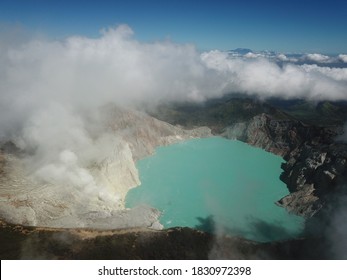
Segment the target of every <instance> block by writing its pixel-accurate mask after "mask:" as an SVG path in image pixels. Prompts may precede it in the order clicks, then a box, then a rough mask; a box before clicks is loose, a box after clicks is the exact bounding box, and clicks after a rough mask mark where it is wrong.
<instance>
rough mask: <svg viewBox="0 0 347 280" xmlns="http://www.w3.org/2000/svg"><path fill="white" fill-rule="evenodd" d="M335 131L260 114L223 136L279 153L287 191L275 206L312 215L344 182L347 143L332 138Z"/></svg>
mask: <svg viewBox="0 0 347 280" xmlns="http://www.w3.org/2000/svg"><path fill="white" fill-rule="evenodd" d="M338 133H339V131H338V129H337V128H336V127H334V128H326V127H317V126H313V125H305V124H303V123H302V122H300V121H297V120H294V119H290V118H287V119H277V118H276V117H273V116H271V115H268V114H260V115H258V116H255V117H253V118H252V119H251V120H249V121H247V122H240V123H235V124H234V125H232V126H229V127H227V128H226V129H225V132H224V133H223V134H222V135H223V136H225V137H227V138H232V139H239V140H241V141H245V142H247V143H249V144H250V145H254V146H257V147H261V148H263V149H265V150H267V151H269V152H272V153H275V154H277V155H280V156H282V157H283V158H284V159H285V160H286V162H285V163H284V164H282V169H283V173H282V174H281V180H282V181H283V182H285V183H286V184H287V187H288V189H289V191H290V194H289V195H288V196H286V197H284V198H282V199H281V200H280V201H279V202H278V205H281V206H283V207H285V208H286V209H287V210H288V211H289V212H292V213H295V214H298V215H302V216H305V217H312V216H313V215H314V214H316V213H317V212H318V211H319V210H320V209H322V207H325V205H326V203H327V202H328V200H329V198H330V196H331V195H333V194H335V193H336V191H337V188H338V186H340V185H341V184H342V183H343V182H346V175H347V149H346V148H347V145H345V144H343V143H337V142H336V141H335V138H336V136H337V135H338Z"/></svg>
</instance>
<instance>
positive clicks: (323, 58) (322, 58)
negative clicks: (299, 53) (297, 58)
mask: <svg viewBox="0 0 347 280" xmlns="http://www.w3.org/2000/svg"><path fill="white" fill-rule="evenodd" d="M303 59H306V60H309V61H313V62H317V63H330V62H332V61H333V59H332V58H331V57H329V56H327V55H323V54H319V53H309V54H306V55H305V56H303Z"/></svg>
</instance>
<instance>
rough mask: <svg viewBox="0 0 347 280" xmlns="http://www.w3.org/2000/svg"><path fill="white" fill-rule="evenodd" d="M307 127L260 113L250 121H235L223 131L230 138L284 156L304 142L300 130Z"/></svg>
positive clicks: (223, 134)
mask: <svg viewBox="0 0 347 280" xmlns="http://www.w3.org/2000/svg"><path fill="white" fill-rule="evenodd" d="M304 129H305V127H304V126H303V125H302V124H301V123H300V122H297V121H293V120H291V119H275V118H273V117H272V116H270V115H268V114H265V113H263V114H260V115H257V116H255V117H253V118H252V119H251V120H250V121H248V122H241V123H235V124H234V125H232V126H229V127H227V128H226V129H225V131H224V132H223V133H222V136H224V137H226V138H229V139H238V140H241V141H244V142H247V143H248V144H250V145H253V146H256V147H260V148H262V149H264V150H266V151H269V152H272V153H274V154H277V155H280V156H284V155H286V154H288V153H289V151H290V150H291V149H293V148H294V147H297V146H298V145H300V143H301V142H302V138H301V135H300V131H302V130H304Z"/></svg>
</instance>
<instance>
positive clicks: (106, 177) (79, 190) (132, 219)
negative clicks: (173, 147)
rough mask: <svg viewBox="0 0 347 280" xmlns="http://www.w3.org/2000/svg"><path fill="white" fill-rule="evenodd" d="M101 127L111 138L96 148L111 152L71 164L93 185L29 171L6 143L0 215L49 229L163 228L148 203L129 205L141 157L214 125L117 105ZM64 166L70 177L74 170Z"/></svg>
mask: <svg viewBox="0 0 347 280" xmlns="http://www.w3.org/2000/svg"><path fill="white" fill-rule="evenodd" d="M101 126H103V127H101V128H100V132H101V133H100V134H101V135H107V138H106V140H107V141H106V140H104V141H99V142H98V139H96V140H95V147H93V148H95V150H96V151H101V150H103V149H104V148H105V147H104V146H105V145H108V147H107V153H101V152H100V154H98V155H97V156H98V157H95V158H92V160H91V161H89V162H84V163H83V164H84V165H83V166H80V165H78V162H76V161H70V162H69V165H68V167H69V168H73V170H74V171H76V170H77V171H78V172H79V173H78V172H77V173H74V174H73V175H76V174H77V176H80V175H81V174H82V175H83V174H85V173H87V174H88V176H89V178H92V180H89V181H91V182H92V184H85V185H74V184H73V182H70V181H63V182H62V183H61V182H59V181H45V180H43V179H41V178H38V177H37V176H36V173H35V170H28V164H27V161H25V160H26V158H25V157H23V156H22V155H20V154H18V151H16V149H15V147H13V144H5V145H3V146H2V148H1V149H0V218H3V219H5V220H6V221H8V222H11V223H14V224H22V225H30V226H45V227H65V228H66V227H95V228H102V229H109V228H131V227H151V228H157V229H158V228H160V224H159V223H158V222H157V221H158V217H159V215H160V213H159V212H158V211H156V210H154V209H151V208H149V207H144V208H141V209H131V210H130V209H125V205H124V204H125V202H124V200H125V196H126V194H127V192H128V191H129V189H131V188H134V187H136V186H138V185H139V184H140V180H139V174H138V171H137V168H136V165H135V163H136V161H137V160H139V159H141V158H143V157H145V156H149V155H151V154H152V153H154V151H155V148H156V147H158V146H164V145H169V144H173V143H177V142H179V141H183V140H186V139H191V138H196V137H199V138H200V137H208V136H210V135H211V132H210V129H209V128H206V127H205V128H204V127H202V128H197V129H192V130H185V129H183V128H181V127H177V126H174V125H170V124H168V123H165V122H163V121H159V120H157V119H154V118H153V117H150V116H148V115H146V114H145V113H142V112H138V111H134V110H128V109H127V110H126V109H122V108H118V107H111V108H108V109H107V110H105V115H104V119H103V120H101ZM105 131H106V132H105ZM102 133H104V134H102ZM101 140H103V139H101ZM66 153H67V155H68V156H70V154H71V152H69V151H65V155H66ZM60 160H61V159H60ZM46 170H47V169H46ZM64 170H65V171H64V172H65V173H64V176H65V177H68V174H66V173H67V172H68V171H69V170H67V169H64ZM82 171H84V173H83V172H82ZM43 173H46V172H43Z"/></svg>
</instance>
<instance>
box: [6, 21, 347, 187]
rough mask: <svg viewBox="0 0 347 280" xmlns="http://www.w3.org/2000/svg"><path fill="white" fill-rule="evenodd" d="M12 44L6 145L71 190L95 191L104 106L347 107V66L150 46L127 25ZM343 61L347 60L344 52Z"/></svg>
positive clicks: (104, 138)
mask: <svg viewBox="0 0 347 280" xmlns="http://www.w3.org/2000/svg"><path fill="white" fill-rule="evenodd" d="M0 36H1V35H0ZM6 38H7V37H6V36H4V37H3V39H4V40H2V43H1V44H0V141H4V140H6V139H15V141H16V144H17V145H19V146H20V147H21V148H23V149H24V150H27V151H30V152H31V154H32V157H31V159H30V162H31V163H34V164H31V168H33V169H34V172H36V174H38V175H40V176H41V177H42V178H43V179H44V180H46V181H50V180H51V181H59V180H61V178H62V176H61V174H62V173H64V174H65V175H66V176H65V175H64V176H65V177H66V178H64V180H69V181H70V183H71V184H73V183H74V182H75V181H76V180H79V182H80V183H78V184H81V185H84V186H93V185H94V181H93V178H92V177H91V176H90V174H88V173H87V171H86V169H84V166H85V164H83V163H86V162H91V161H93V160H94V159H95V157H97V156H98V155H100V151H102V150H105V153H107V152H108V149H109V148H110V147H109V145H110V142H112V141H110V140H109V136H108V135H107V133H106V134H103V132H102V130H100V127H101V122H100V120H99V118H98V113H97V112H98V110H99V108H100V107H102V106H103V105H105V104H109V103H115V104H118V105H121V106H136V107H140V106H141V105H143V104H147V105H148V104H152V105H153V104H154V105H155V104H158V103H160V102H166V101H196V102H199V101H203V100H206V99H208V98H212V97H220V96H222V95H223V94H226V93H245V94H251V95H257V96H259V97H260V98H268V97H283V98H305V99H312V100H320V99H328V100H347V68H343V67H342V68H341V67H340V68H334V67H330V66H325V67H322V66H318V65H317V64H297V63H296V62H297V58H294V57H292V56H288V55H285V54H275V53H270V52H268V53H258V54H255V53H252V52H250V51H247V53H245V54H242V55H239V54H236V53H230V52H222V51H217V50H215V51H209V52H204V53H200V52H198V51H197V50H196V48H195V47H194V46H193V45H190V44H175V43H173V42H171V41H160V42H152V43H142V42H139V41H137V40H136V39H135V38H134V36H133V31H132V30H131V28H130V27H128V26H126V25H121V26H119V27H117V28H115V29H107V30H103V31H102V33H101V36H100V37H99V38H87V37H81V36H74V37H69V38H66V39H65V40H63V41H51V40H45V39H27V38H25V39H23V38H19V39H13V38H11V40H8V41H6ZM305 59H309V60H311V61H319V62H320V63H323V62H324V63H325V62H327V61H330V60H331V58H330V57H328V56H323V55H319V54H312V55H306V58H305ZM337 59H338V60H339V61H341V63H344V62H346V55H343V54H341V55H339V56H338V58H337ZM86 151H88V152H86ZM67 168H68V169H67ZM67 170H68V171H69V172H67ZM47 174H50V176H49V178H46V177H47ZM61 183H62V184H66V182H65V181H62V182H61Z"/></svg>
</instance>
